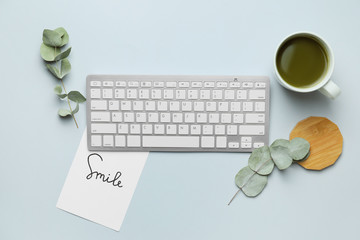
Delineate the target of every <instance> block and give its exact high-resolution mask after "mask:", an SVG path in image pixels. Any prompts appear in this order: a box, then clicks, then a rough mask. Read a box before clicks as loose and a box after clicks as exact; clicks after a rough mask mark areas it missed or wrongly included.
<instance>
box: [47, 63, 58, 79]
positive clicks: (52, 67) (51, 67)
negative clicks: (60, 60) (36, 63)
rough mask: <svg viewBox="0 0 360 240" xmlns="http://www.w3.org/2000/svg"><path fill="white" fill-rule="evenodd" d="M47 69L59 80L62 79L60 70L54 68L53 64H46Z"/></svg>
mask: <svg viewBox="0 0 360 240" xmlns="http://www.w3.org/2000/svg"><path fill="white" fill-rule="evenodd" d="M46 67H47V68H48V69H49V71H50V72H51V73H52V74H53V75H54V76H55V77H57V78H59V79H62V77H61V74H60V71H59V69H57V68H56V67H54V66H53V65H51V64H46Z"/></svg>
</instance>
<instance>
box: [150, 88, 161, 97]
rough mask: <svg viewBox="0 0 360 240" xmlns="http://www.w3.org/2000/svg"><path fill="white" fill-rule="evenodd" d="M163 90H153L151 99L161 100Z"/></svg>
mask: <svg viewBox="0 0 360 240" xmlns="http://www.w3.org/2000/svg"><path fill="white" fill-rule="evenodd" d="M161 96H162V95H161V90H160V89H153V90H151V98H152V99H161Z"/></svg>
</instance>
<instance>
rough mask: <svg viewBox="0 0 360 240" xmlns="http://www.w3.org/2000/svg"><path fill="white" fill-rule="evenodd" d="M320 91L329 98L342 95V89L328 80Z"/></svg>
mask: <svg viewBox="0 0 360 240" xmlns="http://www.w3.org/2000/svg"><path fill="white" fill-rule="evenodd" d="M319 91H320V92H321V93H322V94H324V95H325V96H327V97H328V98H331V99H335V98H336V97H337V96H339V95H340V93H341V90H340V88H339V87H338V85H336V84H335V83H334V82H333V81H331V80H330V81H328V82H327V83H326V84H325V85H324V86H323V87H322V88H320V89H319Z"/></svg>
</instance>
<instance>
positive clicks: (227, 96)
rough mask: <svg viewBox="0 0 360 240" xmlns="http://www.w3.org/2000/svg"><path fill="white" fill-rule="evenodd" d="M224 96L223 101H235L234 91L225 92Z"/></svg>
mask: <svg viewBox="0 0 360 240" xmlns="http://www.w3.org/2000/svg"><path fill="white" fill-rule="evenodd" d="M224 96H225V99H235V91H234V90H225V93H224Z"/></svg>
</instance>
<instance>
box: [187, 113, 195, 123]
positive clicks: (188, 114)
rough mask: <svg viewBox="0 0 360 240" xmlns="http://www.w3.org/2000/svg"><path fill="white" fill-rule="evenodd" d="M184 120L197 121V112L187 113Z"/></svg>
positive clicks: (188, 121)
mask: <svg viewBox="0 0 360 240" xmlns="http://www.w3.org/2000/svg"><path fill="white" fill-rule="evenodd" d="M184 122H186V123H194V122H195V114H194V113H185V117H184Z"/></svg>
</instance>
